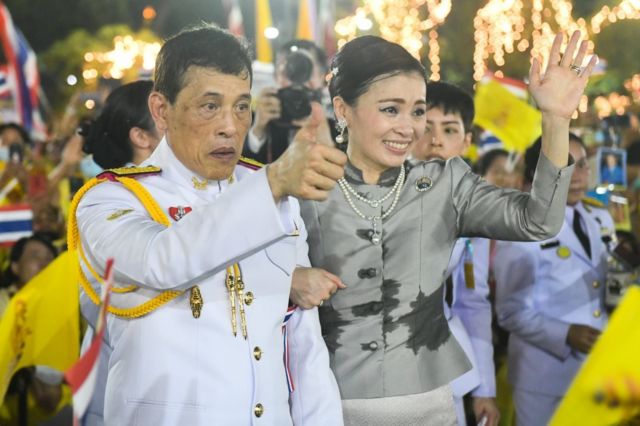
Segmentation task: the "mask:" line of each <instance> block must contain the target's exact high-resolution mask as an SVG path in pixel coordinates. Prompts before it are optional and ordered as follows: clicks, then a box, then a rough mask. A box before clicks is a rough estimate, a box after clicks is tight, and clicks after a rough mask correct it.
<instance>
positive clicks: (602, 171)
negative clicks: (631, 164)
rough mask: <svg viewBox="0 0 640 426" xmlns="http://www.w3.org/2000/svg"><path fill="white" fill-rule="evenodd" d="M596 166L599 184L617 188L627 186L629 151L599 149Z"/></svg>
mask: <svg viewBox="0 0 640 426" xmlns="http://www.w3.org/2000/svg"><path fill="white" fill-rule="evenodd" d="M595 166H596V167H595V171H596V173H595V174H596V175H597V179H596V183H597V185H598V186H605V187H609V188H615V189H623V188H626V187H627V151H625V150H624V149H618V148H607V147H602V148H600V149H598V152H597V154H596V161H595Z"/></svg>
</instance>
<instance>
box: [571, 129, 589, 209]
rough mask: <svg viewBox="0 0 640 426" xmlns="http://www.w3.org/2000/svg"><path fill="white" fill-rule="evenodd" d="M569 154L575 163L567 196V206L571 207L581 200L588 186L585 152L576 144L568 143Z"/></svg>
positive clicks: (587, 164)
mask: <svg viewBox="0 0 640 426" xmlns="http://www.w3.org/2000/svg"><path fill="white" fill-rule="evenodd" d="M569 154H571V156H572V157H573V160H574V161H575V163H576V166H575V169H574V170H573V174H572V175H571V183H570V184H569V195H568V196H567V204H568V205H570V206H573V205H575V204H576V203H578V202H579V201H580V200H582V197H584V193H585V192H586V190H587V187H588V186H589V163H588V162H587V152H586V151H585V150H584V148H583V147H582V145H580V144H579V143H578V142H575V141H569Z"/></svg>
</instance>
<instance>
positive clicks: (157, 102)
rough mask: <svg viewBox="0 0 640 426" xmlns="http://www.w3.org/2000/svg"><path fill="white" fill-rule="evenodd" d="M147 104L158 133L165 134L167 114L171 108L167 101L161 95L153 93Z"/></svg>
mask: <svg viewBox="0 0 640 426" xmlns="http://www.w3.org/2000/svg"><path fill="white" fill-rule="evenodd" d="M148 103H149V111H150V112H151V117H153V121H155V123H156V126H157V127H158V129H159V130H160V131H162V132H165V131H166V130H167V128H168V127H169V125H168V123H167V113H168V111H169V108H170V107H171V105H170V104H169V100H168V99H167V98H166V96H164V95H163V94H162V93H160V92H156V91H153V92H151V94H150V95H149V102H148Z"/></svg>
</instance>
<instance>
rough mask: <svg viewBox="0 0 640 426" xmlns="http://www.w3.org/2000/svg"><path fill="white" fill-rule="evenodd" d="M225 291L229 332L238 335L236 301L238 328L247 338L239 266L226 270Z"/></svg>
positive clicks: (234, 265)
mask: <svg viewBox="0 0 640 426" xmlns="http://www.w3.org/2000/svg"><path fill="white" fill-rule="evenodd" d="M227 291H228V292H229V303H230V304H231V331H232V332H233V335H234V336H236V335H237V334H238V320H237V318H236V299H237V306H238V310H239V311H240V327H241V328H242V337H244V338H245V339H246V338H247V336H248V332H247V317H246V315H245V311H244V281H242V273H241V272H240V265H238V264H237V263H234V264H233V265H232V266H229V267H228V268H227Z"/></svg>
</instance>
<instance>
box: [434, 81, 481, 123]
mask: <svg viewBox="0 0 640 426" xmlns="http://www.w3.org/2000/svg"><path fill="white" fill-rule="evenodd" d="M431 108H440V109H441V110H442V111H443V112H444V113H445V114H459V115H460V118H462V124H464V131H465V132H466V133H468V132H470V131H471V126H472V125H473V117H474V115H475V108H474V106H473V98H472V97H471V95H470V94H469V93H467V92H466V91H465V90H463V89H462V88H460V87H458V86H456V85H455V84H451V83H447V82H444V81H430V82H429V83H427V109H431Z"/></svg>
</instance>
